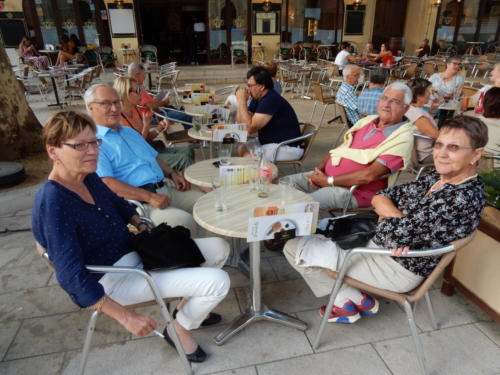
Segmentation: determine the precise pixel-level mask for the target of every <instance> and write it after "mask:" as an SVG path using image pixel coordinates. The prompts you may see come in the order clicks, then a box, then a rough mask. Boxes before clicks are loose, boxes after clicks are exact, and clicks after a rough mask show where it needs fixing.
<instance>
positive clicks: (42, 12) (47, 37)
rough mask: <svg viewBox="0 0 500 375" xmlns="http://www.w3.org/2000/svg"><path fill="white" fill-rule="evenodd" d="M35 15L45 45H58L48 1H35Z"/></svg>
mask: <svg viewBox="0 0 500 375" xmlns="http://www.w3.org/2000/svg"><path fill="white" fill-rule="evenodd" d="M35 7H36V14H37V16H38V20H39V22H40V30H41V32H42V38H43V42H44V44H45V45H47V44H50V45H53V46H55V45H57V44H59V36H58V34H57V27H56V20H55V16H54V10H53V9H52V4H51V1H50V0H35Z"/></svg>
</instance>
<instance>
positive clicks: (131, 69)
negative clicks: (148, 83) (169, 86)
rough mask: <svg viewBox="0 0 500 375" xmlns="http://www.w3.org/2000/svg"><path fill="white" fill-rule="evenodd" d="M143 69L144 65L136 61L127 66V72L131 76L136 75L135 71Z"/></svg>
mask: <svg viewBox="0 0 500 375" xmlns="http://www.w3.org/2000/svg"><path fill="white" fill-rule="evenodd" d="M143 71H144V67H143V66H142V65H141V64H139V63H138V62H133V63H132V64H130V65H129V66H128V69H127V74H128V75H129V76H131V77H132V76H134V75H136V74H137V73H139V72H143Z"/></svg>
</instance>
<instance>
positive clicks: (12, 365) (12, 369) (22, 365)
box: [0, 353, 65, 375]
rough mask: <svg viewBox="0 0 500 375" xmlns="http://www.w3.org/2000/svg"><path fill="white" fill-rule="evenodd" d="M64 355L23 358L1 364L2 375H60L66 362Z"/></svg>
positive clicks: (0, 372) (0, 371)
mask: <svg viewBox="0 0 500 375" xmlns="http://www.w3.org/2000/svg"><path fill="white" fill-rule="evenodd" d="M64 356H65V355H64V353H57V354H50V355H43V356H38V357H32V358H23V359H20V360H15V361H7V362H0V374H2V375H54V374H58V373H59V371H60V369H61V366H62V364H63V361H64Z"/></svg>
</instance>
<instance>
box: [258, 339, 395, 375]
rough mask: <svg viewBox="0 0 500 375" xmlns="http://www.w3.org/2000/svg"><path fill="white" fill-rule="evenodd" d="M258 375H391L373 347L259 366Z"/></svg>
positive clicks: (368, 346)
mask: <svg viewBox="0 0 500 375" xmlns="http://www.w3.org/2000/svg"><path fill="white" fill-rule="evenodd" d="M257 371H258V374H259V375H276V374H287V375H304V374H311V375H312V374H314V375H316V374H317V375H320V374H321V375H323V374H324V375H353V374H369V375H390V374H391V372H390V371H389V370H388V369H387V367H386V366H385V364H384V362H383V361H382V360H381V359H380V357H379V356H378V354H377V352H376V351H375V350H374V349H373V348H372V347H371V346H370V345H360V346H357V347H353V348H346V349H340V350H334V351H328V352H326V353H319V354H311V355H307V356H303V357H298V358H292V359H287V360H284V361H278V362H273V363H269V364H263V365H258V366H257Z"/></svg>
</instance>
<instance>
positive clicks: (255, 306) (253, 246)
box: [214, 242, 307, 345]
mask: <svg viewBox="0 0 500 375" xmlns="http://www.w3.org/2000/svg"><path fill="white" fill-rule="evenodd" d="M250 271H251V273H250V287H251V293H252V303H251V305H250V307H248V308H247V310H246V311H245V312H244V313H243V314H241V315H240V316H238V317H236V319H234V320H233V321H232V323H231V325H230V326H229V327H228V328H226V329H225V330H224V331H222V332H221V333H219V334H218V335H217V336H215V337H214V341H215V343H216V344H217V345H222V344H224V343H225V342H226V341H227V340H228V339H229V338H230V337H232V336H234V335H235V334H237V333H238V332H240V331H242V330H243V329H245V328H246V327H247V326H249V325H250V324H252V323H253V322H256V321H259V320H268V321H271V322H275V323H279V324H283V325H285V326H288V327H292V328H296V329H300V330H302V331H305V330H306V329H307V324H306V323H304V322H303V321H301V320H299V319H297V318H294V317H292V316H289V315H287V314H284V313H282V312H279V311H274V310H270V309H269V308H268V307H267V306H266V305H263V304H262V303H261V280H260V242H251V243H250Z"/></svg>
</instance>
